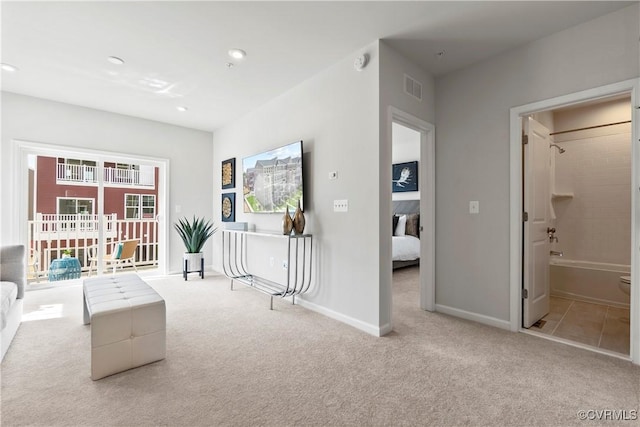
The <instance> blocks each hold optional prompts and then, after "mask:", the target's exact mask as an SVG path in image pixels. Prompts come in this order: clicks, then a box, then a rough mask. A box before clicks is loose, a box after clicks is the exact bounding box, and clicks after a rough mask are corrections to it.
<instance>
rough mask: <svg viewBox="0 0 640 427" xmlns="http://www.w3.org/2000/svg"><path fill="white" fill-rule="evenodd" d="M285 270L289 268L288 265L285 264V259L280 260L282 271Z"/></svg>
mask: <svg viewBox="0 0 640 427" xmlns="http://www.w3.org/2000/svg"><path fill="white" fill-rule="evenodd" d="M287 268H289V263H288V262H287V260H286V259H283V260H282V269H283V270H286V269H287Z"/></svg>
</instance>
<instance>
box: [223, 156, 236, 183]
mask: <svg viewBox="0 0 640 427" xmlns="http://www.w3.org/2000/svg"><path fill="white" fill-rule="evenodd" d="M235 176H236V158H235V157H234V158H233V159H228V160H225V161H223V162H222V189H223V190H226V189H228V188H235V187H236V179H235Z"/></svg>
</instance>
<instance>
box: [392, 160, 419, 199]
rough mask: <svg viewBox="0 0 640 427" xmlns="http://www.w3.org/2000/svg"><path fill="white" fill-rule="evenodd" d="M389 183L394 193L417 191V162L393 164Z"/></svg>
mask: <svg viewBox="0 0 640 427" xmlns="http://www.w3.org/2000/svg"><path fill="white" fill-rule="evenodd" d="M391 185H392V188H393V192H394V193H400V192H404V191H418V162H417V161H415V162H405V163H396V164H394V165H393V171H392V173H391Z"/></svg>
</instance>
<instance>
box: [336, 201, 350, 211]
mask: <svg viewBox="0 0 640 427" xmlns="http://www.w3.org/2000/svg"><path fill="white" fill-rule="evenodd" d="M333 211H334V212H349V200H346V199H345V200H334V201H333Z"/></svg>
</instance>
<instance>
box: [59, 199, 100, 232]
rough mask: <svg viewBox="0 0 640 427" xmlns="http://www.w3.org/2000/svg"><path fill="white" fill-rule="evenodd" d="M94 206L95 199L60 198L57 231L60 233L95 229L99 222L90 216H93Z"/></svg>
mask: <svg viewBox="0 0 640 427" xmlns="http://www.w3.org/2000/svg"><path fill="white" fill-rule="evenodd" d="M93 205H94V199H87V198H71V197H58V215H59V217H58V220H57V229H58V230H59V231H62V230H76V229H78V230H92V229H95V228H94V227H97V225H98V222H97V221H94V220H92V219H91V217H89V216H88V215H93ZM79 215H87V216H79Z"/></svg>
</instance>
